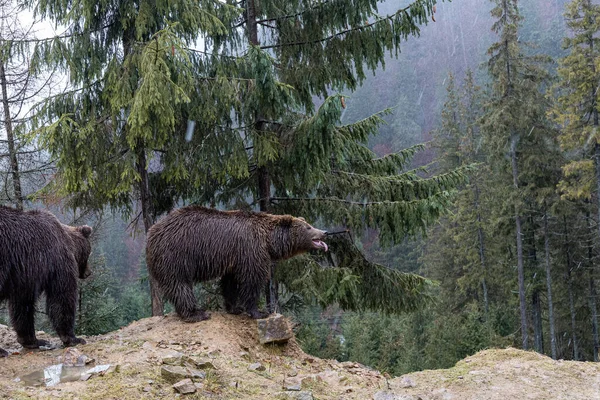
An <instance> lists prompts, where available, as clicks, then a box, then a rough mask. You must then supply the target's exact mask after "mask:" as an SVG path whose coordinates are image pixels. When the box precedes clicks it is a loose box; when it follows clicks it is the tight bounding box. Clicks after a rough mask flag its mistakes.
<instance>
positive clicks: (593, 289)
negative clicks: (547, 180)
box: [587, 213, 599, 361]
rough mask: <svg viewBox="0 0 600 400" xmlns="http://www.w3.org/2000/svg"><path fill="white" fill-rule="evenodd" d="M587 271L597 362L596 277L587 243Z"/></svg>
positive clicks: (591, 230)
mask: <svg viewBox="0 0 600 400" xmlns="http://www.w3.org/2000/svg"><path fill="white" fill-rule="evenodd" d="M587 220H588V228H589V231H590V233H592V232H593V230H594V228H593V226H592V221H591V218H590V215H589V213H588V215H587ZM588 271H589V275H590V276H589V279H590V311H591V314H592V315H591V317H592V338H593V345H594V361H598V346H599V344H598V307H597V304H596V277H595V275H596V274H595V267H594V249H593V248H592V242H588Z"/></svg>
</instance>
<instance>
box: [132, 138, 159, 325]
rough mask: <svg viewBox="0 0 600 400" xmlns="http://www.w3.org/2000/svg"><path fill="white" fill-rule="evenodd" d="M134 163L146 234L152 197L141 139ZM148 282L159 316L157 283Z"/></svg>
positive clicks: (153, 311)
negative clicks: (137, 174) (138, 178)
mask: <svg viewBox="0 0 600 400" xmlns="http://www.w3.org/2000/svg"><path fill="white" fill-rule="evenodd" d="M136 156H137V159H136V164H137V170H138V173H139V174H140V182H139V191H140V202H141V206H142V219H143V221H144V232H145V233H146V235H147V234H148V230H149V229H150V227H151V226H152V225H153V223H154V221H153V219H152V197H151V194H150V185H149V182H148V165H147V164H148V162H147V160H146V150H145V148H144V144H143V142H142V141H141V140H139V141H138V143H137V149H136ZM148 280H149V282H150V297H151V299H152V316H153V317H156V316H161V315H163V314H164V304H163V300H162V296H161V295H160V291H159V290H158V285H157V284H156V282H155V281H154V279H152V277H151V276H148Z"/></svg>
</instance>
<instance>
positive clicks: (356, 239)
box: [0, 0, 600, 375]
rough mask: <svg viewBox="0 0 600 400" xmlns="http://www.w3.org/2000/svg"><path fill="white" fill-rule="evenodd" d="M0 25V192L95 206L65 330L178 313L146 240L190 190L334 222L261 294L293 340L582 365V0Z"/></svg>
mask: <svg viewBox="0 0 600 400" xmlns="http://www.w3.org/2000/svg"><path fill="white" fill-rule="evenodd" d="M0 21H1V22H2V24H1V25H0V35H1V36H0V87H1V90H2V92H1V97H2V106H1V108H2V112H1V113H0V115H1V117H0V119H1V123H0V178H1V179H0V204H2V205H6V206H12V207H15V208H19V209H32V208H44V209H49V210H51V211H52V212H53V213H55V214H56V215H57V216H58V217H59V219H60V220H61V221H62V222H63V223H68V224H82V223H87V224H88V225H91V226H93V228H94V235H93V252H92V256H91V264H92V268H93V270H94V274H93V276H92V277H90V278H89V279H87V280H85V281H81V282H80V294H79V308H78V314H77V333H78V334H83V335H95V334H100V333H105V332H109V331H112V330H115V329H118V328H119V327H121V326H124V325H127V324H128V323H130V322H131V321H135V320H139V319H141V318H145V317H148V316H151V315H162V314H163V313H167V312H171V311H172V307H171V305H170V304H165V303H163V301H162V299H161V297H160V295H159V294H158V293H157V292H156V290H155V288H154V284H153V282H152V280H151V279H150V278H149V277H148V273H147V269H146V265H145V257H144V247H145V235H146V232H147V231H148V229H149V228H150V227H151V226H152V225H153V224H154V222H156V221H157V220H159V219H160V218H161V217H163V216H164V215H166V214H167V213H168V212H169V211H171V210H173V209H174V208H178V207H181V206H184V205H189V204H198V205H204V206H209V207H215V208H219V209H226V210H233V209H245V210H254V211H263V212H268V213H272V214H291V215H294V216H302V217H304V218H306V220H307V221H309V222H310V223H311V224H313V225H314V226H317V227H319V228H322V229H327V230H328V231H329V232H331V234H330V235H329V237H328V239H327V243H328V245H329V248H330V251H329V252H328V253H327V254H325V255H324V254H323V253H317V252H315V253H314V254H313V253H310V254H306V255H302V256H298V257H295V258H292V259H290V260H287V261H284V262H280V263H278V264H277V265H274V266H273V272H272V274H271V279H270V282H269V284H268V287H267V289H266V290H265V295H264V300H263V307H264V308H268V309H269V311H277V312H281V313H283V314H285V315H286V316H288V317H289V318H291V319H292V320H293V321H294V323H295V331H296V336H297V338H298V341H299V342H300V343H301V345H302V347H303V349H304V350H305V351H306V352H308V353H310V354H313V355H316V356H319V357H322V358H335V359H337V360H340V361H345V360H352V361H357V362H360V363H363V364H365V365H368V366H370V367H373V368H376V369H378V370H380V371H384V372H387V373H389V374H391V375H400V374H404V373H407V372H411V371H418V370H423V369H434V368H447V367H450V366H452V365H454V363H455V362H456V361H457V360H459V359H461V358H464V357H465V356H467V355H471V354H474V353H475V352H477V351H479V350H481V349H486V348H497V347H498V348H503V347H508V346H513V347H518V348H522V349H529V350H534V351H537V352H539V353H543V354H546V355H548V356H550V357H552V358H553V359H569V360H582V361H583V360H585V361H598V357H599V356H598V349H599V346H600V344H599V336H598V335H599V334H598V310H597V309H598V304H597V291H598V288H597V285H598V280H599V279H600V273H598V272H597V269H598V265H599V264H600V133H599V132H598V125H599V123H600V121H599V115H598V110H599V106H598V100H600V93H598V87H599V85H600V4H598V2H597V1H592V0H554V1H548V0H528V1H524V0H521V1H518V0H489V1H487V0H486V1H481V0H454V1H447V0H446V1H440V0H402V1H377V0H289V1H285V2H282V1H278V0H261V1H260V2H259V1H257V0H219V1H217V0H196V1H190V0H159V1H150V0H127V1H110V0H99V1H95V0H94V1H93V0H81V1H78V2H70V1H68V2H65V1H56V0H37V1H32V0H0ZM0 251H2V250H1V249H0ZM197 292H198V296H199V298H200V299H201V302H202V303H203V305H205V306H206V307H208V308H209V309H211V310H222V304H221V303H222V300H221V298H220V295H219V292H218V286H217V283H216V282H211V283H207V284H202V285H199V286H198V287H197ZM43 309H44V307H43V306H42V305H40V306H39V311H38V313H37V326H38V329H50V328H49V325H48V322H47V320H46V317H45V315H44V312H43ZM0 323H5V324H8V317H7V311H6V305H0Z"/></svg>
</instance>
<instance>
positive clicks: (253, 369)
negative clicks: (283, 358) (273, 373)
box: [248, 362, 266, 371]
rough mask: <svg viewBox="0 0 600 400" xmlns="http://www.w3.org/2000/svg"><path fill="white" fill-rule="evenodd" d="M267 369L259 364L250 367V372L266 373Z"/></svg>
mask: <svg viewBox="0 0 600 400" xmlns="http://www.w3.org/2000/svg"><path fill="white" fill-rule="evenodd" d="M265 369H266V368H265V366H264V365H262V364H261V363H258V362H257V363H254V364H250V365H249V366H248V371H264V370H265Z"/></svg>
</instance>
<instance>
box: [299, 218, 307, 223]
mask: <svg viewBox="0 0 600 400" xmlns="http://www.w3.org/2000/svg"><path fill="white" fill-rule="evenodd" d="M298 219H299V220H300V221H302V222H306V220H305V219H304V218H303V217H298Z"/></svg>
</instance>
